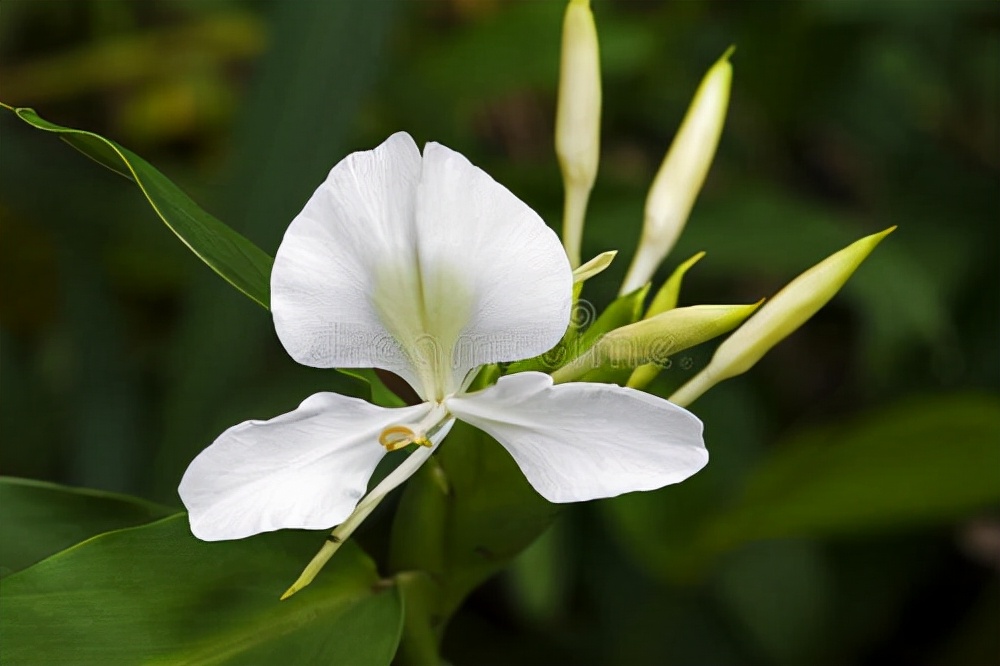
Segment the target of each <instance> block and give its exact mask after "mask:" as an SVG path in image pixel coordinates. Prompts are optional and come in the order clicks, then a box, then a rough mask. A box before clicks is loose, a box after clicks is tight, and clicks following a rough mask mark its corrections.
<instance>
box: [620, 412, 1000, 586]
mask: <svg viewBox="0 0 1000 666" xmlns="http://www.w3.org/2000/svg"><path fill="white" fill-rule="evenodd" d="M713 395H714V393H713V394H709V395H708V396H707V397H706V401H711V400H712V396H713ZM757 409H759V407H758V408H757ZM714 420H715V421H718V419H714ZM706 421H707V422H708V423H712V422H713V420H712V419H706ZM998 432H1000V398H998V397H996V396H987V395H979V394H966V395H952V396H942V397H935V398H922V399H911V400H908V401H904V402H901V403H899V404H897V405H894V406H892V407H889V408H886V409H884V410H881V411H878V412H875V413H872V414H869V415H867V416H865V417H863V418H860V419H857V420H855V421H853V422H846V423H838V424H836V425H828V426H823V427H817V428H812V429H809V430H806V431H804V432H802V433H800V434H798V435H794V436H792V437H791V438H790V439H787V440H785V441H784V442H779V443H778V444H776V445H775V447H774V448H773V449H772V452H771V453H770V455H768V456H766V457H764V458H763V459H761V460H760V462H758V463H757V464H756V465H748V464H747V462H746V461H745V460H739V459H738V456H739V455H741V452H737V451H733V450H731V449H730V450H726V449H725V446H726V440H727V439H735V438H736V437H737V436H736V435H735V434H734V435H732V436H731V437H729V438H718V437H717V438H716V440H715V441H717V442H718V443H717V445H716V446H715V449H720V451H719V452H718V453H719V455H716V456H715V457H714V459H713V460H714V462H712V463H711V464H710V465H709V466H708V468H706V469H705V470H704V471H703V472H701V473H700V474H698V475H697V476H695V477H694V478H693V479H691V480H689V481H687V482H686V483H684V484H682V485H681V486H680V487H678V488H671V489H667V491H663V492H661V493H635V494H631V495H624V496H622V497H618V498H615V499H614V500H611V501H609V502H606V503H603V504H602V509H604V510H605V511H604V513H605V515H606V516H607V518H608V519H609V520H610V521H611V525H612V527H613V528H614V529H615V531H616V533H617V535H618V538H619V539H621V540H622V542H623V543H624V544H625V545H626V546H627V547H628V548H629V550H630V551H631V554H632V556H633V557H635V559H636V561H637V562H639V563H640V564H641V565H642V566H643V567H644V568H645V569H646V570H647V571H649V572H650V573H651V574H653V575H654V576H657V577H659V578H662V579H664V580H668V581H678V580H685V579H688V578H691V577H692V576H696V575H699V574H702V573H704V572H705V571H706V570H708V569H710V568H711V567H713V566H714V564H715V562H716V558H717V556H719V555H723V554H725V553H728V552H732V551H734V550H736V549H738V548H740V547H742V546H744V545H745V544H747V543H750V542H754V541H758V540H762V539H784V538H818V539H831V538H837V537H843V536H855V535H864V534H872V533H875V534H881V533H883V532H886V531H889V530H891V531H894V532H899V531H901V530H907V529H917V528H920V527H922V526H928V525H935V524H942V523H945V524H946V523H949V522H953V521H957V520H962V519H964V518H967V517H970V516H973V515H975V513H976V512H977V511H979V510H981V509H984V508H987V507H990V506H993V505H996V504H998V503H1000V447H998V446H997V443H996V441H997V433H998ZM709 446H710V448H711V446H712V445H711V442H710V443H709ZM719 465H723V466H730V467H733V468H734V469H733V470H732V471H733V472H736V473H739V474H744V472H743V471H742V470H743V468H744V467H749V472H748V476H746V477H745V479H744V480H743V481H742V483H739V484H738V485H736V486H735V487H733V484H732V483H728V482H727V483H722V484H721V485H720V486H719V487H716V488H714V489H712V488H709V487H708V486H709V485H712V484H711V483H709V484H706V483H705V482H710V481H719V480H721V478H722V477H724V476H726V474H719V472H720V471H725V470H720V469H719V467H718V466H719ZM692 491H695V492H693V493H692ZM698 491H704V492H701V493H699V492H698ZM723 497H725V498H734V499H732V500H729V499H727V500H726V501H724V502H720V501H719V500H718V498H723Z"/></svg>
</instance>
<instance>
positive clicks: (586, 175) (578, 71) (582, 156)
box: [556, 0, 601, 268]
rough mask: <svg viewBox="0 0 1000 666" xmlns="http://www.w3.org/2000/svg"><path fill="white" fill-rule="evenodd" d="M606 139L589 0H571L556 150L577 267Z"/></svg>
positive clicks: (567, 240) (568, 243)
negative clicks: (585, 221)
mask: <svg viewBox="0 0 1000 666" xmlns="http://www.w3.org/2000/svg"><path fill="white" fill-rule="evenodd" d="M600 144H601V65H600V57H599V51H598V48H597V27H596V26H595V25H594V14H593V13H592V12H591V11H590V2H589V0H570V3H569V4H568V5H567V7H566V15H565V17H564V19H563V41H562V62H561V66H560V69H559V98H558V101H557V104H556V156H557V157H558V158H559V167H560V169H561V170H562V177H563V186H564V188H565V211H564V217H563V245H564V246H565V247H566V254H567V255H568V256H569V260H570V264H572V266H573V268H576V267H577V266H579V265H580V242H581V239H582V238H583V221H584V217H585V215H586V212H587V200H588V199H589V198H590V190H591V188H593V186H594V180H595V179H596V178H597V162H598V159H599V157H600Z"/></svg>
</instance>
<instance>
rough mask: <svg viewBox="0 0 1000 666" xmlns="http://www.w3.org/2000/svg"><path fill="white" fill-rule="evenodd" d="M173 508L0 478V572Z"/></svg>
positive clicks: (8, 571)
mask: <svg viewBox="0 0 1000 666" xmlns="http://www.w3.org/2000/svg"><path fill="white" fill-rule="evenodd" d="M175 511H176V510H175V509H171V508H169V507H165V506H161V505H159V504H153V503H152V502H147V501H145V500H142V499H139V498H137V497H129V496H127V495H118V494H115V493H106V492H101V491H99V490H86V489H82V488H67V487H65V486H59V485H56V484H54V483H45V482H42V481H32V480H30V479H17V478H13V477H9V476H7V477H0V576H6V575H7V574H10V573H13V572H15V571H20V570H21V569H24V568H26V567H29V566H31V565H32V564H34V563H35V562H38V561H39V560H41V559H43V558H46V557H48V556H49V555H52V554H54V553H58V552H59V551H60V550H63V549H65V548H69V547H70V546H72V545H73V544H76V543H79V542H81V541H83V540H84V539H89V538H90V537H92V536H96V535H98V534H100V533H102V532H107V531H109V530H117V529H122V528H125V527H133V526H136V525H141V524H143V523H149V522H152V521H154V520H157V519H159V518H163V517H165V516H169V515H170V514H172V513H174V512H175Z"/></svg>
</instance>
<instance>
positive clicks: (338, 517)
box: [178, 393, 431, 541]
mask: <svg viewBox="0 0 1000 666" xmlns="http://www.w3.org/2000/svg"><path fill="white" fill-rule="evenodd" d="M430 409H431V408H430V405H427V404H423V405H416V406H413V407H402V408H397V409H388V408H385V407H378V406H375V405H372V404H370V403H367V402H365V401H364V400H359V399H357V398H349V397H345V396H342V395H339V394H337V393H317V394H316V395H313V396H310V397H309V398H307V399H306V400H305V401H304V402H303V403H302V404H301V405H299V407H298V409H296V410H295V411H293V412H289V413H287V414H282V415H281V416H278V417H275V418H273V419H270V420H269V421H246V422H244V423H241V424H239V425H236V426H233V427H232V428H230V429H228V430H226V431H225V432H224V433H222V434H221V435H219V437H218V438H217V439H216V440H215V441H214V442H213V443H212V445H211V446H209V447H208V448H207V449H205V450H204V451H202V452H201V453H200V454H198V456H197V457H196V458H195V459H194V460H193V461H192V462H191V464H190V466H188V468H187V471H186V472H185V473H184V477H183V478H182V479H181V483H180V487H179V488H178V492H179V493H180V496H181V500H182V501H183V502H184V506H185V507H187V510H188V513H189V519H190V522H191V531H192V532H193V533H194V535H195V536H196V537H198V538H199V539H203V540H205V541H220V540H224V539H241V538H243V537H247V536H250V535H252V534H258V533H260V532H270V531H273V530H278V529H284V528H303V529H326V528H329V527H333V526H334V525H336V524H338V523H340V522H341V521H343V520H344V519H345V518H347V516H349V515H350V513H351V511H353V510H354V507H355V506H356V505H357V503H358V500H360V499H361V497H362V496H363V495H364V493H365V490H366V489H367V486H368V479H369V478H371V475H372V472H373V471H375V466H376V465H378V462H379V461H380V460H381V459H382V456H384V455H385V449H384V448H383V447H382V446H381V445H380V444H379V434H380V433H381V432H382V430H383V429H384V428H386V427H388V426H390V425H393V424H399V423H413V422H416V421H418V420H420V419H421V418H422V417H424V416H425V415H426V414H427V413H428V412H429V411H430Z"/></svg>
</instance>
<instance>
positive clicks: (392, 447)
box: [378, 425, 425, 451]
mask: <svg viewBox="0 0 1000 666" xmlns="http://www.w3.org/2000/svg"><path fill="white" fill-rule="evenodd" d="M417 439H425V438H424V437H419V438H418V437H417V434H416V433H415V432H413V431H412V430H410V429H409V428H407V427H406V426H404V425H394V426H389V427H388V428H386V429H385V430H383V431H382V434H380V435H379V436H378V443H379V444H381V445H382V446H384V447H385V450H386V451H396V450H398V449H401V448H403V447H405V446H409V445H410V444H411V443H412V442H414V441H416V440H417Z"/></svg>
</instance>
